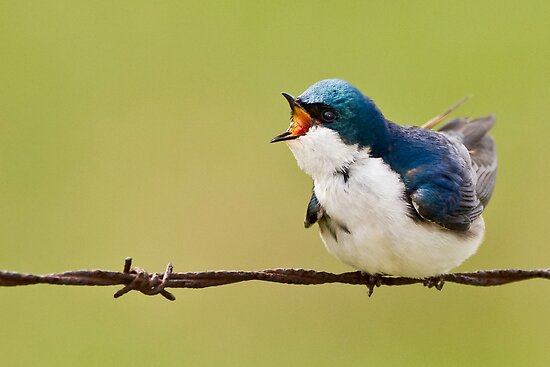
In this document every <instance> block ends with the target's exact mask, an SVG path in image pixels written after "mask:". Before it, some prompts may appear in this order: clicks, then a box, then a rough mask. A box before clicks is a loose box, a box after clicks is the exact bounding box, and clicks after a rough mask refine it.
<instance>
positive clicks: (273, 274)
mask: <svg viewBox="0 0 550 367" xmlns="http://www.w3.org/2000/svg"><path fill="white" fill-rule="evenodd" d="M535 278H542V279H550V269H538V270H518V269H505V270H479V271H476V272H471V273H452V274H443V275H440V276H437V277H432V278H425V279H415V278H406V277H392V276H382V275H369V274H365V273H362V272H359V271H354V272H348V273H341V274H333V273H328V272H324V271H316V270H305V269H266V270H258V271H227V270H219V271H204V272H188V273H174V272H173V266H172V264H168V266H167V267H166V270H165V271H164V273H147V272H146V271H145V270H143V269H141V268H138V267H134V268H132V259H131V258H129V257H128V258H126V259H125V261H124V269H123V271H122V272H116V271H105V270H78V271H67V272H63V273H56V274H46V275H34V274H22V273H17V272H9V271H0V286H2V287H13V286H23V285H32V284H52V285H73V286H112V285H124V287H123V288H122V289H120V290H119V291H117V292H116V293H115V294H114V297H115V298H118V297H121V296H123V295H124V294H126V293H128V292H130V291H132V290H135V291H139V292H141V293H143V294H145V295H148V296H153V295H157V294H160V295H162V296H164V297H165V298H166V299H169V300H171V301H174V300H175V299H176V297H175V296H174V295H173V294H172V293H170V292H168V291H167V290H166V288H208V287H217V286H221V285H226V284H233V283H239V282H246V281H251V280H259V281H265V282H274V283H283V284H294V285H317V284H328V283H343V284H351V285H362V286H366V287H367V288H368V295H369V296H370V295H372V293H373V291H374V288H375V287H380V286H382V285H386V286H398V285H409V284H423V285H425V286H427V287H429V288H432V287H434V288H436V289H438V290H441V289H442V288H443V285H444V284H445V282H449V283H458V284H463V285H472V286H481V287H489V286H497V285H503V284H508V283H513V282H519V281H523V280H528V279H535Z"/></svg>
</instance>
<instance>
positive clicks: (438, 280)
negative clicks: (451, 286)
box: [423, 275, 445, 291]
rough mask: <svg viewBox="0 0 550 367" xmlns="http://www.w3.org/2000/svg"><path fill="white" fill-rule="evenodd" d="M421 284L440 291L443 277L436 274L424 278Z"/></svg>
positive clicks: (443, 280)
mask: <svg viewBox="0 0 550 367" xmlns="http://www.w3.org/2000/svg"><path fill="white" fill-rule="evenodd" d="M423 284H424V286H425V287H428V288H435V289H437V290H438V291H440V290H442V289H443V286H444V285H445V279H443V275H437V276H435V277H429V278H424V283H423Z"/></svg>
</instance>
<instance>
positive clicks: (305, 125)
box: [270, 93, 313, 143]
mask: <svg viewBox="0 0 550 367" xmlns="http://www.w3.org/2000/svg"><path fill="white" fill-rule="evenodd" d="M282 94H283V97H285V98H286V100H287V101H288V104H289V106H290V109H291V110H292V123H291V124H290V127H289V128H288V130H287V131H285V132H284V133H282V134H281V135H277V136H276V137H274V138H273V139H271V141H270V143H276V142H278V141H284V140H293V139H296V138H299V137H300V136H302V135H305V134H306V133H307V131H308V130H309V128H310V127H311V124H312V123H313V120H312V118H311V116H310V115H309V113H307V111H306V110H305V109H304V108H303V107H302V106H301V105H300V103H299V102H298V101H297V100H296V98H294V97H292V96H291V95H290V94H288V93H282Z"/></svg>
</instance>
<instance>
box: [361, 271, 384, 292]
mask: <svg viewBox="0 0 550 367" xmlns="http://www.w3.org/2000/svg"><path fill="white" fill-rule="evenodd" d="M361 275H362V276H363V277H364V278H365V280H366V282H367V283H366V286H367V288H368V290H369V291H368V293H367V294H368V296H369V297H370V296H372V294H373V293H374V287H380V286H381V285H382V275H380V274H369V273H367V272H364V271H362V272H361Z"/></svg>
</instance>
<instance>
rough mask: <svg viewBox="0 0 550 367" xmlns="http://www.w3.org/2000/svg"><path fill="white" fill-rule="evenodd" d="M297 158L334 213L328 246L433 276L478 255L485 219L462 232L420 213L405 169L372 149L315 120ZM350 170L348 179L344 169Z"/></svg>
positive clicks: (372, 263)
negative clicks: (408, 191) (414, 212)
mask: <svg viewBox="0 0 550 367" xmlns="http://www.w3.org/2000/svg"><path fill="white" fill-rule="evenodd" d="M288 146H289V147H290V149H291V150H292V152H293V154H294V156H295V157H296V160H297V161H298V165H299V166H300V168H302V169H303V170H304V171H305V172H306V173H308V174H309V175H311V176H312V177H313V180H314V185H315V189H314V190H315V195H316V196H317V199H318V200H319V203H320V204H321V206H322V207H323V208H324V210H325V213H326V214H327V215H328V218H329V219H328V221H329V223H332V224H335V225H333V226H332V227H331V228H330V230H329V228H328V224H327V223H323V221H321V223H320V228H321V238H322V239H323V242H324V243H325V245H326V247H327V249H328V251H329V252H330V253H332V254H333V255H335V256H336V257H338V258H339V259H340V260H341V261H343V262H344V263H346V264H349V265H351V266H353V267H354V268H356V269H358V270H362V271H366V272H368V273H370V274H376V273H380V274H389V275H398V276H409V277H427V276H434V275H438V274H442V273H445V272H447V271H449V270H450V269H452V268H454V267H456V266H458V265H459V264H461V263H462V262H463V261H464V260H466V259H467V258H468V257H470V256H471V255H473V254H474V252H475V251H476V250H477V248H478V246H479V244H480V243H481V241H482V239H483V233H484V223H483V219H482V218H479V219H478V220H476V221H475V222H474V223H473V224H472V226H471V228H470V230H469V231H468V232H455V231H451V230H448V229H444V228H442V227H440V226H439V225H436V224H432V223H427V222H425V221H419V220H417V219H413V218H412V217H411V216H410V209H409V207H408V206H407V203H406V201H405V200H404V198H403V193H404V192H405V186H404V184H403V182H402V181H401V179H400V177H399V175H398V174H397V173H395V172H394V171H392V170H391V169H390V167H389V166H388V165H387V164H386V163H385V162H384V161H383V160H382V159H380V158H372V157H371V156H370V155H369V150H368V149H366V148H364V149H358V147H357V146H350V145H346V144H344V143H343V142H342V140H341V139H340V137H339V136H338V134H337V133H336V132H335V131H333V130H330V129H328V128H324V127H321V126H315V127H313V128H312V129H310V131H309V132H308V133H307V135H305V136H302V137H301V138H299V139H296V140H293V141H289V142H288ZM343 168H347V169H348V174H349V178H348V179H347V181H346V180H345V179H344V175H342V174H341V173H338V171H342V169H343Z"/></svg>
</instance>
